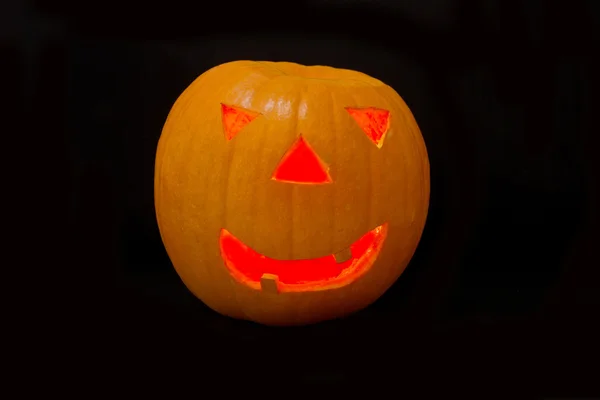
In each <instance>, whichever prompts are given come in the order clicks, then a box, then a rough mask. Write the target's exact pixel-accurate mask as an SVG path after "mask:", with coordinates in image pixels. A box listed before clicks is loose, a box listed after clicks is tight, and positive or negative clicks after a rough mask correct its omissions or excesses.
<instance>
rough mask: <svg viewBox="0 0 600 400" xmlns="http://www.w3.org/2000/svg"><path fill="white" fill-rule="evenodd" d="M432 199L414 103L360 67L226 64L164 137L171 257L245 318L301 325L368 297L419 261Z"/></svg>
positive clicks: (225, 310) (161, 203)
mask: <svg viewBox="0 0 600 400" xmlns="http://www.w3.org/2000/svg"><path fill="white" fill-rule="evenodd" d="M428 204H429V161H428V157H427V151H426V148H425V144H424V141H423V138H422V136H421V133H420V131H419V128H418V126H417V123H416V122H415V120H414V118H413V115H412V114H411V112H410V110H409V109H408V107H407V105H406V104H405V102H404V101H403V100H402V99H401V98H400V96H399V95H398V94H397V93H396V92H395V91H394V89H392V88H391V87H389V86H387V85H386V84H384V83H383V82H381V81H379V80H377V79H374V78H372V77H370V76H368V75H365V74H363V73H360V72H356V71H351V70H346V69H336V68H332V67H325V66H303V65H298V64H294V63H288V62H255V61H236V62H230V63H226V64H222V65H220V66H217V67H215V68H212V69H210V70H209V71H207V72H205V73H204V74H202V75H201V76H200V77H198V78H197V79H196V80H195V81H194V82H193V83H192V84H191V85H190V86H189V87H188V88H187V89H186V90H185V91H184V92H183V93H182V94H181V96H180V97H179V98H178V99H177V101H176V102H175V104H174V106H173V108H172V109H171V111H170V113H169V116H168V118H167V121H166V123H165V125H164V128H163V131H162V135H161V138H160V141H159V144H158V150H157V155H156V170H155V205H156V215H157V219H158V224H159V228H160V233H161V236H162V239H163V243H164V245H165V247H166V250H167V252H168V254H169V257H170V259H171V261H172V263H173V266H174V267H175V269H176V271H177V273H178V274H179V276H180V277H181V279H182V281H183V282H184V283H185V285H186V286H187V288H188V289H189V290H190V291H191V292H192V293H194V294H195V295H196V297H198V298H199V299H200V300H202V301H203V302H204V303H205V304H206V305H208V306H209V307H210V308H212V309H213V310H215V311H217V312H219V313H221V314H224V315H227V316H230V317H234V318H239V319H247V320H251V321H255V322H258V323H263V324H267V325H301V324H307V323H314V322H318V321H323V320H326V319H332V318H337V317H341V316H344V315H347V314H349V313H352V312H355V311H357V310H360V309H362V308H364V307H366V306H368V305H369V304H370V303H372V302H374V301H375V300H376V299H377V298H378V297H380V296H381V295H382V294H383V293H384V292H385V291H386V290H387V289H388V288H389V287H390V286H391V285H392V284H393V283H394V282H395V281H396V280H397V278H398V277H399V276H400V275H401V273H402V272H403V271H404V269H405V268H406V266H407V264H408V263H409V261H410V259H411V257H412V255H413V253H414V251H415V249H416V247H417V245H418V242H419V240H420V237H421V234H422V231H423V229H424V225H425V220H426V217H427V210H428Z"/></svg>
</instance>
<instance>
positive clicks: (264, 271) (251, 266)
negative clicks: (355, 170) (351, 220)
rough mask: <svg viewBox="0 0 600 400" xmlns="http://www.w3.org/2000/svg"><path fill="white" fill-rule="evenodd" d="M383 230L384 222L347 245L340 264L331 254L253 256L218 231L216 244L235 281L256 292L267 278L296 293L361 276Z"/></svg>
mask: <svg viewBox="0 0 600 400" xmlns="http://www.w3.org/2000/svg"><path fill="white" fill-rule="evenodd" d="M387 229H388V227H387V223H386V224H383V225H380V226H378V227H377V228H375V229H373V230H371V231H369V232H367V233H366V234H364V235H363V236H362V237H361V238H360V239H358V240H357V241H356V242H354V243H353V244H352V245H351V246H350V253H351V256H350V258H349V259H348V260H346V261H343V262H337V261H336V259H335V255H334V254H330V255H327V256H324V257H320V258H313V259H305V260H275V259H273V258H269V257H266V256H264V255H261V254H259V253H257V252H256V251H254V250H253V249H251V248H250V247H248V246H247V245H246V244H244V243H243V242H242V241H241V240H239V239H238V238H236V237H235V236H233V235H232V234H231V233H230V232H229V231H228V230H226V229H222V230H221V236H220V240H219V245H220V249H221V257H222V258H223V261H224V262H225V266H226V267H227V269H228V270H229V272H230V273H231V275H232V276H233V277H234V278H235V279H236V280H237V281H239V282H242V283H244V284H246V285H248V286H250V287H251V288H253V289H257V290H260V289H261V278H264V277H265V276H268V277H269V278H270V279H271V282H276V285H277V287H278V290H279V291H280V292H294V291H295V292H299V291H307V290H319V289H323V288H328V287H331V286H338V287H339V286H343V285H346V284H348V283H350V282H352V281H354V280H355V279H356V278H358V277H359V276H361V275H362V274H364V273H365V272H366V271H367V270H368V269H369V268H371V266H372V265H373V263H374V262H375V259H376V258H377V256H378V255H379V252H380V251H381V248H382V247H383V242H384V241H385V238H386V235H387ZM263 281H264V280H263Z"/></svg>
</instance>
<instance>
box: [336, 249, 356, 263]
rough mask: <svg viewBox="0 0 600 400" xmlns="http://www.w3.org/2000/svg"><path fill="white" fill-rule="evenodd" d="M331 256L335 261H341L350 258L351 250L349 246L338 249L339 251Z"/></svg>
mask: <svg viewBox="0 0 600 400" xmlns="http://www.w3.org/2000/svg"><path fill="white" fill-rule="evenodd" d="M333 257H334V258H335V262H337V263H343V262H345V261H348V260H349V259H351V258H352V251H351V250H350V248H347V249H344V250H342V251H340V252H339V253H335V254H334V255H333Z"/></svg>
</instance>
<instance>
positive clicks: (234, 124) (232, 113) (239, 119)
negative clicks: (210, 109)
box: [221, 103, 260, 140]
mask: <svg viewBox="0 0 600 400" xmlns="http://www.w3.org/2000/svg"><path fill="white" fill-rule="evenodd" d="M259 115H260V113H258V112H255V111H250V110H247V109H245V108H242V107H236V106H229V105H227V104H223V103H221V116H222V118H223V132H224V133H225V139H227V140H231V139H233V138H234V137H235V135H237V134H238V133H240V131H241V130H242V129H244V127H245V126H246V125H248V124H249V123H250V122H252V121H253V120H254V119H255V118H256V117H258V116H259Z"/></svg>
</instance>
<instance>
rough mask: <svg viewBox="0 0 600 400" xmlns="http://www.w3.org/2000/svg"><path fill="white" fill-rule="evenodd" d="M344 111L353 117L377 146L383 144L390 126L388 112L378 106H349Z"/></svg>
mask: <svg viewBox="0 0 600 400" xmlns="http://www.w3.org/2000/svg"><path fill="white" fill-rule="evenodd" d="M346 111H348V113H349V114H350V115H351V116H352V118H354V120H355V121H356V123H357V124H358V126H360V127H361V129H362V130H363V131H364V132H365V133H366V134H367V136H368V137H369V139H371V140H372V141H373V143H375V145H376V146H377V147H378V148H381V146H383V139H385V134H386V133H387V131H388V129H389V128H390V112H389V111H388V110H382V109H380V108H374V107H368V108H351V107H346Z"/></svg>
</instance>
